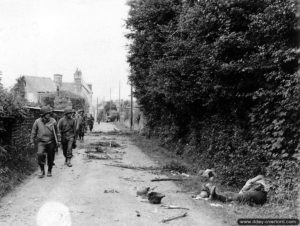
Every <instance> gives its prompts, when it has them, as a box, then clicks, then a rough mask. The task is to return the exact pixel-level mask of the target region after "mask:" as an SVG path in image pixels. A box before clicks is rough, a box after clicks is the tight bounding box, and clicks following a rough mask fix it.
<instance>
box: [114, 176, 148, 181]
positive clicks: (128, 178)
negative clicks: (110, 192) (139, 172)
mask: <svg viewBox="0 0 300 226" xmlns="http://www.w3.org/2000/svg"><path fill="white" fill-rule="evenodd" d="M119 178H120V179H123V180H126V181H130V182H145V181H144V180H141V179H136V178H134V177H119Z"/></svg>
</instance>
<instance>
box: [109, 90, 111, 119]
mask: <svg viewBox="0 0 300 226" xmlns="http://www.w3.org/2000/svg"><path fill="white" fill-rule="evenodd" d="M110 112H111V88H109V115H110Z"/></svg>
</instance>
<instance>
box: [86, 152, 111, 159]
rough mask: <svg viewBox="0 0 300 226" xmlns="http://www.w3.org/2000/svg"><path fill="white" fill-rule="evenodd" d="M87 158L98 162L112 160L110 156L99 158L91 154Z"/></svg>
mask: <svg viewBox="0 0 300 226" xmlns="http://www.w3.org/2000/svg"><path fill="white" fill-rule="evenodd" d="M87 157H88V158H89V159H98V160H109V159H112V158H111V157H110V156H109V155H102V156H98V155H93V154H90V153H88V154H87Z"/></svg>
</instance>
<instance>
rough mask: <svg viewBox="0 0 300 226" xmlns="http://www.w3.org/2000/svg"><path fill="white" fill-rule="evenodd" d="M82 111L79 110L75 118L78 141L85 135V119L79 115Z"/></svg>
mask: <svg viewBox="0 0 300 226" xmlns="http://www.w3.org/2000/svg"><path fill="white" fill-rule="evenodd" d="M81 112H84V111H83V110H79V111H78V114H77V116H76V134H77V136H78V137H79V140H83V138H84V133H85V127H86V125H85V117H84V116H82V115H80V113H81Z"/></svg>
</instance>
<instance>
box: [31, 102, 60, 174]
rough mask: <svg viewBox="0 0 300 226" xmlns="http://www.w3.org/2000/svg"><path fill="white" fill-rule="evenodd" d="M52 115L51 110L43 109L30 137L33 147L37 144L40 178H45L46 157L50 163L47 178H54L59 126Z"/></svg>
mask: <svg viewBox="0 0 300 226" xmlns="http://www.w3.org/2000/svg"><path fill="white" fill-rule="evenodd" d="M50 113H51V109H50V108H48V107H42V109H41V117H40V118H38V119H37V120H35V122H34V124H33V126H32V130H31V136H30V142H31V144H32V145H33V144H34V143H35V141H36V143H37V156H38V164H39V166H40V168H41V175H40V177H43V176H44V175H45V168H44V167H45V164H46V156H47V163H48V174H47V176H52V166H53V165H54V164H53V161H54V155H55V148H56V146H57V140H56V138H57V137H56V134H57V124H56V120H55V119H54V118H52V117H50ZM46 115H47V116H46Z"/></svg>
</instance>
